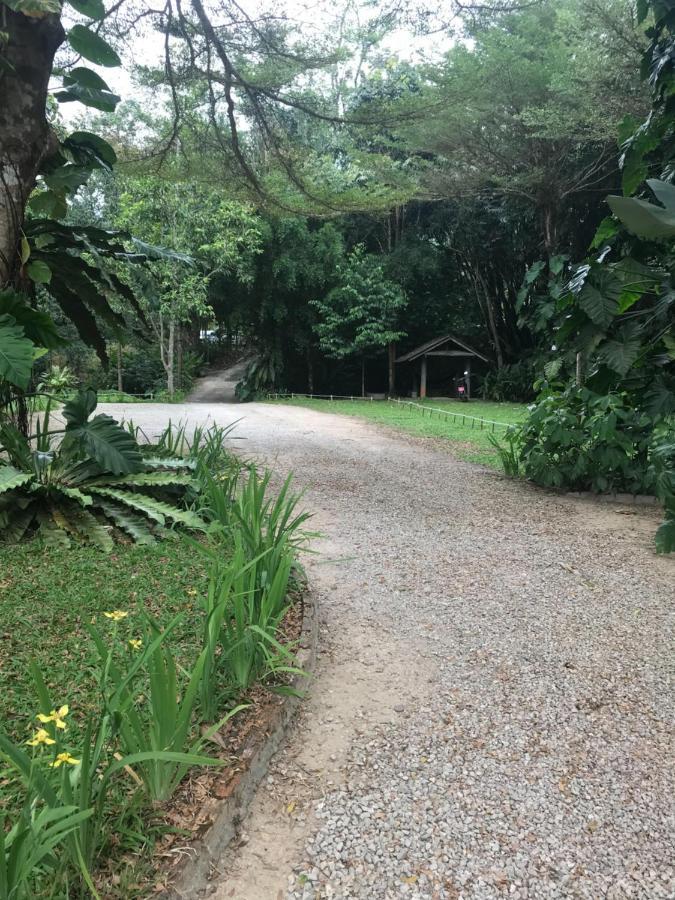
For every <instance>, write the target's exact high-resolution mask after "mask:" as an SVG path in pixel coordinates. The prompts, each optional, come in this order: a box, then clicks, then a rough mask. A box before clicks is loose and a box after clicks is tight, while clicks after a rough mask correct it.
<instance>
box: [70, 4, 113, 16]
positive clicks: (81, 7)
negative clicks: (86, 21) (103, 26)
mask: <svg viewBox="0 0 675 900" xmlns="http://www.w3.org/2000/svg"><path fill="white" fill-rule="evenodd" d="M68 3H70V5H71V6H72V7H73V9H76V10H77V11H78V12H79V13H82V15H83V16H88V17H89V18H90V19H102V18H103V16H104V15H105V6H104V5H103V0H68Z"/></svg>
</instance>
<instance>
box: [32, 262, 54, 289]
mask: <svg viewBox="0 0 675 900" xmlns="http://www.w3.org/2000/svg"><path fill="white" fill-rule="evenodd" d="M26 272H27V273H28V277H29V278H30V280H31V281H34V282H35V283H36V284H49V282H50V281H51V280H52V270H51V269H50V268H49V266H48V265H47V263H46V262H43V261H42V260H41V259H34V260H33V261H32V262H29V263H28V265H27V266H26Z"/></svg>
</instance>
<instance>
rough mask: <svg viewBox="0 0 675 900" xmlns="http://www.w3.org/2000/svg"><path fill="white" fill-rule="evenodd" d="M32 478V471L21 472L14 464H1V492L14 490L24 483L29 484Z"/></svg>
mask: <svg viewBox="0 0 675 900" xmlns="http://www.w3.org/2000/svg"><path fill="white" fill-rule="evenodd" d="M32 480H33V476H32V475H31V473H30V472H21V471H20V470H19V469H15V468H14V466H2V465H0V494H4V493H5V492H6V491H13V490H14V488H18V487H21V485H22V484H27V483H28V482H29V481H32Z"/></svg>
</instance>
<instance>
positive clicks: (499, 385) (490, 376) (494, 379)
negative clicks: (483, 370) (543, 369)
mask: <svg viewBox="0 0 675 900" xmlns="http://www.w3.org/2000/svg"><path fill="white" fill-rule="evenodd" d="M536 380H537V365H536V363H535V361H534V360H531V359H521V360H519V361H518V362H515V363H511V364H510V365H508V366H503V367H502V368H501V369H493V370H492V371H490V372H488V373H487V375H485V377H484V378H483V381H482V384H481V396H482V397H483V400H494V401H496V402H497V403H504V402H510V403H530V402H531V401H532V400H534V398H535V396H536V393H537V392H536V390H535V387H534V385H535V381H536Z"/></svg>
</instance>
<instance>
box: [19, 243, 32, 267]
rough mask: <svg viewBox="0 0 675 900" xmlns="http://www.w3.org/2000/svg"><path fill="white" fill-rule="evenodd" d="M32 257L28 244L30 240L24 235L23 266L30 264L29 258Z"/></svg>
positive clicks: (22, 248)
mask: <svg viewBox="0 0 675 900" xmlns="http://www.w3.org/2000/svg"><path fill="white" fill-rule="evenodd" d="M29 256H30V244H29V243H28V238H27V237H26V236H25V235H23V236H22V238H21V265H22V266H25V265H26V263H27V262H28V257H29Z"/></svg>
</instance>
